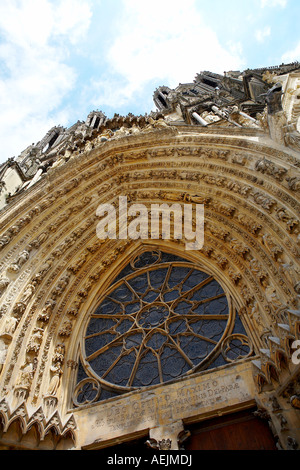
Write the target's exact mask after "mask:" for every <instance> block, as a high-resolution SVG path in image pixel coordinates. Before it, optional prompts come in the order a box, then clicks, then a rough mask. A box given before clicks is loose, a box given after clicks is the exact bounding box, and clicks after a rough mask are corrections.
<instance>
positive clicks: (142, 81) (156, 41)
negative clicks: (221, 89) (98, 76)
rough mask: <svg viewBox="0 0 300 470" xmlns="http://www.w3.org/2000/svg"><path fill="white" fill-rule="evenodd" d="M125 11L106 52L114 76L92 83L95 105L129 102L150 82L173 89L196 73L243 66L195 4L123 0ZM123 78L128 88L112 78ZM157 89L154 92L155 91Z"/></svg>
mask: <svg viewBox="0 0 300 470" xmlns="http://www.w3.org/2000/svg"><path fill="white" fill-rule="evenodd" d="M123 3H124V8H125V13H124V17H123V18H122V19H121V21H120V22H119V24H118V25H117V27H116V30H117V31H118V35H117V37H115V39H114V41H113V42H112V45H111V47H110V48H109V50H108V51H107V60H108V62H109V67H110V70H111V76H109V77H106V78H105V79H102V80H97V81H96V80H94V81H93V86H94V88H98V94H97V96H96V95H95V96H94V102H95V103H101V104H103V105H112V106H115V105H117V104H119V105H120V104H125V103H126V102H128V101H129V100H130V99H131V98H133V97H134V96H135V95H136V94H137V93H138V92H140V91H141V90H142V89H143V87H145V85H146V84H147V83H149V81H150V80H152V81H153V80H156V79H158V78H159V80H160V81H161V83H160V84H161V85H169V86H172V87H175V86H177V85H178V83H179V82H182V83H184V82H192V81H193V79H194V77H195V75H196V73H197V72H200V71H201V70H203V69H205V70H211V71H213V72H220V73H223V72H224V71H225V70H230V69H231V70H239V69H240V68H241V67H243V66H244V65H245V64H244V62H243V59H242V57H241V51H240V50H239V49H238V48H237V47H235V48H234V47H230V46H228V45H225V44H223V45H222V44H221V43H220V41H219V38H218V37H217V35H216V33H215V32H214V31H213V30H212V29H211V28H209V27H208V26H206V25H205V23H204V21H203V18H202V16H201V14H200V13H199V11H198V10H197V9H196V4H197V2H196V0H185V2H182V1H181V0H163V1H161V0H152V1H151V2H141V1H140V0H123ZM116 76H118V77H122V78H123V81H124V87H123V89H121V90H120V88H119V89H118V87H117V86H116V82H115V81H114V77H116ZM153 91H154V90H153Z"/></svg>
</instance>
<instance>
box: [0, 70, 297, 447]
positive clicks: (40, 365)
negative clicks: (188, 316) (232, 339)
mask: <svg viewBox="0 0 300 470" xmlns="http://www.w3.org/2000/svg"><path fill="white" fill-rule="evenodd" d="M299 80H300V78H299V64H290V65H288V66H281V67H275V68H274V69H263V70H259V71H246V72H245V73H244V75H242V74H240V75H236V73H233V72H231V73H228V74H227V75H225V76H224V77H223V76H219V75H217V74H211V73H210V72H203V73H202V74H199V75H198V76H197V77H196V79H195V82H194V83H193V84H186V85H180V86H179V87H178V88H177V89H175V90H170V89H168V88H167V87H161V88H160V89H158V90H156V92H155V94H154V101H155V103H156V104H157V106H158V111H157V113H154V114H152V115H151V116H139V117H136V116H132V115H129V116H127V117H120V116H115V117H114V118H113V119H111V120H109V119H107V118H106V117H105V116H104V115H103V113H100V112H93V113H91V114H90V115H89V116H88V119H87V120H86V121H85V122H81V123H77V124H75V125H74V126H73V127H72V128H71V129H62V128H60V127H58V128H53V129H52V130H51V131H49V133H48V134H47V135H46V136H45V138H44V139H42V140H41V142H39V143H38V144H37V145H35V146H30V147H28V149H26V150H25V151H24V152H23V153H22V154H21V155H20V156H19V157H18V158H17V159H16V160H15V161H13V162H12V161H9V162H7V163H6V164H4V165H3V166H1V168H0V178H1V181H2V184H1V186H0V189H1V190H2V196H1V198H2V199H1V201H2V209H1V212H0V445H1V446H2V447H1V448H2V449H7V448H34V449H44V448H51V449H63V448H72V449H81V448H103V447H105V446H108V445H113V444H114V443H117V442H121V441H126V440H129V439H131V438H133V437H135V436H145V439H147V438H148V439H149V440H150V445H157V446H161V448H165V446H166V447H168V446H171V448H172V449H176V448H177V446H178V445H179V444H178V440H179V437H178V436H179V435H180V434H181V433H183V432H185V431H186V430H188V425H189V423H192V422H196V421H201V420H204V419H207V418H209V417H213V416H219V415H222V414H224V413H229V412H233V411H236V410H242V409H247V408H249V407H250V406H253V405H255V406H257V408H258V413H259V414H260V415H262V416H264V418H265V419H267V420H268V421H269V423H270V426H271V428H272V430H273V433H274V436H275V438H276V440H277V443H278V446H279V447H281V448H283V449H290V448H293V449H296V448H297V447H298V445H299V443H300V423H299V395H300V384H299V367H300V366H299V364H297V363H296V362H293V361H292V355H293V352H294V350H293V347H292V345H293V343H294V341H295V340H300V302H299V295H300V286H299V282H300V279H299V272H300V264H299V242H300V223H299V214H300V210H299V209H300V201H299V187H300V175H299V166H300V153H299V150H300V147H299V136H300V134H299V119H300V114H299V97H298V96H299ZM209 83H210V85H209ZM212 83H213V84H212ZM279 84H280V85H279ZM261 95H265V97H261V98H259V97H260V96H261ZM159 97H160V98H159ZM195 113H196V114H195ZM195 116H196V118H197V116H199V119H198V118H197V119H195ZM204 121H205V122H204ZM8 170H9V171H14V172H15V174H16V175H18V176H16V178H19V179H20V187H19V188H18V190H17V191H15V189H16V188H15V186H13V188H14V189H13V190H10V188H9V183H8V180H7V179H5V178H6V176H5V175H8ZM18 181H19V180H18ZM13 185H15V179H14V183H13ZM8 193H10V195H8ZM119 196H127V197H128V200H129V201H130V202H133V203H141V204H145V205H146V206H147V207H150V205H151V203H156V204H163V203H167V204H173V203H174V202H178V203H181V204H183V203H195V204H197V203H198V204H199V203H200V204H204V207H205V244H204V247H203V249H202V250H199V251H193V252H187V251H186V250H185V244H184V243H183V241H181V240H176V239H174V238H172V237H171V239H170V240H164V239H158V240H151V239H150V238H149V239H148V240H118V239H117V240H105V241H103V240H99V239H98V238H97V235H96V226H97V222H98V217H97V215H96V210H97V207H98V206H99V204H101V203H106V202H109V203H113V204H117V203H118V198H119ZM147 249H149V250H162V251H165V252H167V253H172V254H175V255H178V256H181V257H183V258H185V259H186V260H187V261H190V262H191V263H194V264H195V265H197V266H198V267H199V269H201V270H203V271H204V272H206V273H208V274H209V275H210V276H213V277H214V279H216V281H217V282H218V283H219V284H220V285H221V286H222V288H223V289H224V292H225V293H226V298H227V299H228V302H229V305H230V312H231V313H230V314H231V315H232V316H233V315H236V316H238V317H239V318H240V319H241V321H242V323H243V326H244V328H245V330H246V333H247V336H248V338H249V340H250V341H251V346H252V356H251V357H249V358H247V359H242V360H241V361H240V360H238V361H237V362H232V363H231V364H228V365H226V366H224V367H221V368H217V369H212V370H210V371H206V370H197V371H196V372H195V373H194V374H190V375H188V376H187V377H184V378H183V377H181V378H178V380H177V381H176V380H175V381H174V382H173V383H171V384H165V385H158V386H155V387H150V388H147V387H145V388H143V389H141V390H128V391H127V392H126V393H125V394H124V395H120V396H118V397H116V398H111V399H109V400H108V401H103V402H98V403H90V404H88V405H80V404H78V403H76V399H74V390H75V388H76V385H77V374H78V368H79V363H80V361H81V360H83V362H84V361H85V357H84V347H83V338H84V331H85V329H86V326H87V324H88V321H89V318H90V314H91V313H92V312H94V311H95V309H96V307H97V306H98V304H99V301H100V299H101V298H102V296H103V295H104V293H105V292H106V289H107V288H108V287H109V286H110V284H111V282H112V281H113V280H114V279H115V277H116V275H118V274H119V273H120V271H121V270H122V269H123V268H124V267H125V266H126V265H127V264H128V263H129V262H130V261H131V260H132V259H134V257H135V256H138V255H139V254H140V253H142V252H143V251H145V250H147ZM229 333H230V332H229ZM223 346H224V345H223ZM90 376H91V378H92V379H93V380H94V381H95V383H97V384H98V386H100V384H101V380H100V379H99V378H98V377H95V375H94V374H92V373H91V374H90ZM147 436H148V437H147ZM155 443H156V444H155ZM159 443H160V444H159Z"/></svg>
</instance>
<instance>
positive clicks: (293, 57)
mask: <svg viewBox="0 0 300 470" xmlns="http://www.w3.org/2000/svg"><path fill="white" fill-rule="evenodd" d="M299 60H300V42H298V44H297V45H296V47H295V48H294V49H291V50H289V51H287V52H285V54H283V56H282V62H283V63H288V62H297V61H299Z"/></svg>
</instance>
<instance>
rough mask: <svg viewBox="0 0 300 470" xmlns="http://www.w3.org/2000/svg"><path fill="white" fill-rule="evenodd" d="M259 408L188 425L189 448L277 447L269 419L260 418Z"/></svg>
mask: <svg viewBox="0 0 300 470" xmlns="http://www.w3.org/2000/svg"><path fill="white" fill-rule="evenodd" d="M254 411H255V410H250V411H243V412H239V413H235V414H231V415H227V416H224V417H221V418H215V419H212V420H208V421H205V422H203V423H199V424H197V425H192V426H186V428H187V429H188V430H189V431H190V432H191V437H190V438H189V440H188V441H187V443H186V444H185V449H186V450H277V448H276V443H275V439H274V437H273V434H272V432H271V430H270V428H269V425H268V423H267V421H264V420H262V419H260V418H258V417H256V416H255V415H254V414H253V412H254Z"/></svg>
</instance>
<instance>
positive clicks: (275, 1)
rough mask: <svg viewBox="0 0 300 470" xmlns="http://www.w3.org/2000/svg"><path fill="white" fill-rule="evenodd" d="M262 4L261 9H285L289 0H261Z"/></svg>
mask: <svg viewBox="0 0 300 470" xmlns="http://www.w3.org/2000/svg"><path fill="white" fill-rule="evenodd" d="M260 2H261V7H262V8H264V7H270V8H272V7H277V6H279V7H282V8H285V7H286V5H287V2H288V0H260Z"/></svg>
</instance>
